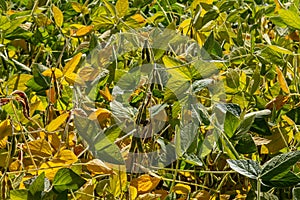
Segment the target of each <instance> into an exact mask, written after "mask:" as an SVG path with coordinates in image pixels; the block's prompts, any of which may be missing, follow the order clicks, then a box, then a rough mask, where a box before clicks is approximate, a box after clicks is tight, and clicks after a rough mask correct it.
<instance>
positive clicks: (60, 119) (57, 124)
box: [46, 113, 70, 132]
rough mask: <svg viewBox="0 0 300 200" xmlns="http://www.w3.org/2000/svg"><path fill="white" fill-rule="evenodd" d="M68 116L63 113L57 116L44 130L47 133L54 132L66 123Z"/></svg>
mask: <svg viewBox="0 0 300 200" xmlns="http://www.w3.org/2000/svg"><path fill="white" fill-rule="evenodd" d="M69 115H70V114H69V113H64V114H62V115H60V116H58V117H57V118H56V119H55V120H53V121H51V122H50V124H49V125H48V126H47V128H46V130H47V131H49V132H53V131H56V130H57V129H58V128H59V127H60V126H61V125H62V124H63V123H65V122H66V120H67V118H68V117H69Z"/></svg>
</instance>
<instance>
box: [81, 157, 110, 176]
mask: <svg viewBox="0 0 300 200" xmlns="http://www.w3.org/2000/svg"><path fill="white" fill-rule="evenodd" d="M86 168H87V169H88V170H89V171H90V172H92V173H94V174H113V170H112V169H111V168H109V167H108V166H107V165H106V164H105V163H104V162H102V161H101V160H99V159H93V160H90V161H89V162H87V165H86Z"/></svg>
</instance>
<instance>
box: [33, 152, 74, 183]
mask: <svg viewBox="0 0 300 200" xmlns="http://www.w3.org/2000/svg"><path fill="white" fill-rule="evenodd" d="M77 160H78V158H77V157H76V155H75V154H74V153H73V152H72V151H70V150H61V151H59V152H58V153H57V154H56V155H55V156H54V158H53V159H52V160H50V161H47V162H45V163H43V164H42V165H41V166H40V170H39V171H38V173H39V174H41V173H43V172H45V176H46V177H47V178H48V179H49V180H53V178H54V176H55V174H56V172H57V171H58V170H59V169H60V168H61V167H67V166H68V165H71V164H73V163H75V162H77Z"/></svg>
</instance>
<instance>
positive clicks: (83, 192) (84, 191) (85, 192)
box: [76, 179, 94, 200]
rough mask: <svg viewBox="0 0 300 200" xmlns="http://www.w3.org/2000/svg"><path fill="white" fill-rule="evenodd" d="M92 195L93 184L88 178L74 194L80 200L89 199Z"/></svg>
mask: <svg viewBox="0 0 300 200" xmlns="http://www.w3.org/2000/svg"><path fill="white" fill-rule="evenodd" d="M93 195H94V184H93V181H92V180H91V179H90V180H88V181H87V182H86V183H85V184H84V185H83V186H82V187H81V188H80V189H79V190H78V193H77V194H76V199H80V200H91V199H93V198H91V197H92V196H93Z"/></svg>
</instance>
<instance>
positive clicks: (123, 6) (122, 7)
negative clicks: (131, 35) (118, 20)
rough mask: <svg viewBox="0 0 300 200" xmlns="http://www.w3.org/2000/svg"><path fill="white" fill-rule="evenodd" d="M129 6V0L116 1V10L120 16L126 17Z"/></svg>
mask: <svg viewBox="0 0 300 200" xmlns="http://www.w3.org/2000/svg"><path fill="white" fill-rule="evenodd" d="M128 8H129V3H128V0H118V1H117V3H116V10H117V15H118V17H124V16H125V15H126V13H127V10H128Z"/></svg>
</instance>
